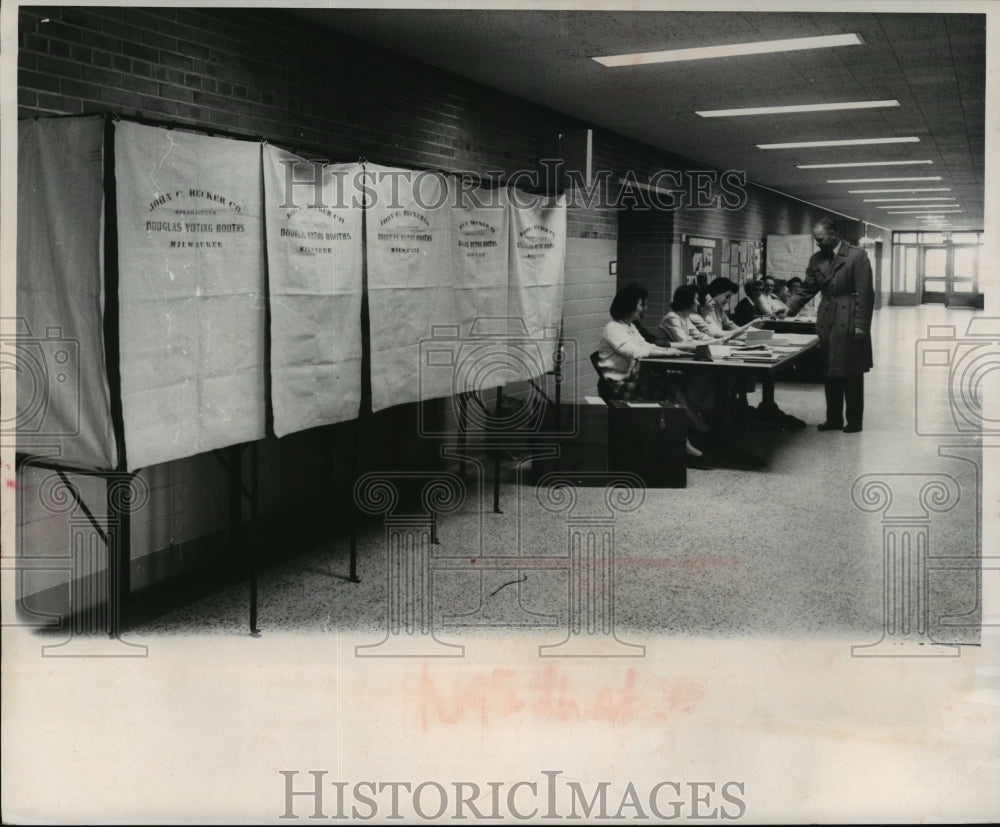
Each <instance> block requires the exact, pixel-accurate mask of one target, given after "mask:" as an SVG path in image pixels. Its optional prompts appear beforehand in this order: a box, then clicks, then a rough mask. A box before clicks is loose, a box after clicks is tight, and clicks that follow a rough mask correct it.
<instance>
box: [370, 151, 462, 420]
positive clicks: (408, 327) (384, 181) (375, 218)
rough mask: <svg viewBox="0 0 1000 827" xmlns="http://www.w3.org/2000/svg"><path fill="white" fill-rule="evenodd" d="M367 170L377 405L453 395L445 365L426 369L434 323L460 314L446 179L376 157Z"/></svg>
mask: <svg viewBox="0 0 1000 827" xmlns="http://www.w3.org/2000/svg"><path fill="white" fill-rule="evenodd" d="M365 175H366V178H367V189H368V190H369V191H370V192H372V193H373V197H372V201H371V204H370V206H369V207H368V209H367V211H366V215H365V220H366V222H367V227H366V241H367V261H368V306H369V310H370V317H371V374H372V376H371V380H372V410H373V411H380V410H382V409H384V408H389V407H392V406H394V405H401V404H403V403H406V402H416V401H418V400H421V399H433V398H435V397H441V396H450V395H451V394H452V393H454V390H453V389H452V386H451V382H450V375H449V374H448V372H447V371H437V370H435V371H432V372H426V371H421V350H422V348H423V349H424V350H426V348H427V344H428V342H430V340H431V336H432V334H433V332H434V328H435V327H436V326H440V325H449V324H451V325H454V324H456V323H457V316H458V313H457V310H456V301H455V295H454V292H453V291H452V289H451V249H450V248H451V243H450V239H451V221H450V211H449V206H448V199H449V193H448V179H447V178H445V176H443V175H440V174H437V173H427V172H413V171H410V170H401V169H392V168H389V167H382V166H377V165H373V164H367V165H366V166H365Z"/></svg>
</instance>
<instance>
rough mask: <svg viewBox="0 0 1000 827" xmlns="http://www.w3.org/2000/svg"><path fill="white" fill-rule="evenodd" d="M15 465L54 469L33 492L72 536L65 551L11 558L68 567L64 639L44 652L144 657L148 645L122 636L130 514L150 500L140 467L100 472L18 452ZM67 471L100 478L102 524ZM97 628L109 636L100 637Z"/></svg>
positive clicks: (22, 564) (21, 564) (23, 563)
mask: <svg viewBox="0 0 1000 827" xmlns="http://www.w3.org/2000/svg"><path fill="white" fill-rule="evenodd" d="M16 465H17V470H18V473H21V474H23V473H25V470H26V468H27V467H31V468H35V469H40V470H46V471H52V472H54V474H53V475H52V477H51V478H50V479H49V480H44V481H43V482H42V483H41V485H40V486H39V496H40V497H41V498H42V503H43V504H44V505H45V506H46V507H47V508H49V509H50V510H51V511H52V513H54V514H55V513H62V514H65V515H66V517H67V522H68V527H69V534H70V536H69V551H70V554H69V555H68V556H66V555H57V556H53V557H36V556H31V557H26V558H19V559H18V560H17V568H19V569H24V570H28V569H33V568H38V569H42V570H46V571H68V572H69V605H68V607H67V611H66V628H67V630H68V631H69V638H68V639H67V640H65V641H63V642H62V643H57V644H50V645H45V646H43V647H42V654H43V657H146V655H147V652H148V647H146V646H143V645H140V644H135V643H129V642H127V641H123V640H122V639H121V637H120V636H121V634H122V632H123V631H125V630H126V628H127V627H128V623H129V620H130V617H129V615H130V613H129V610H128V607H129V600H130V593H131V577H130V565H131V518H132V512H133V510H138V509H140V508H143V507H144V506H145V505H146V503H147V502H148V500H149V496H148V495H149V489H148V486H147V485H146V484H145V482H144V481H143V480H141V479H139V477H138V475H139V470H138V469H137V470H135V471H131V472H129V471H99V470H96V469H90V468H77V467H72V466H66V465H62V464H60V463H57V462H53V461H47V460H45V459H40V458H35V457H29V456H24V455H19V456H18V457H17V458H16ZM71 474H73V475H80V476H85V477H95V478H98V479H101V480H103V481H104V486H105V492H104V493H105V508H106V512H105V515H104V519H103V522H102V520H101V519H100V518H99V517H97V516H95V515H94V513H93V512H92V511H91V510H90V508H89V507H88V506H87V503H86V502H85V500H84V498H83V495H82V494H81V493H80V490H79V489H78V488H77V486H76V485H74V483H73V482H72V480H71V479H70V477H69V475H71ZM101 546H104V553H102V552H101V549H100V547H101ZM102 562H103V563H105V567H104V573H103V580H102V579H101V575H99V574H98V572H99V571H100V568H101V563H102ZM28 611H29V613H30V610H28ZM102 633H103V635H106V636H107V638H108V640H107V641H106V642H103V643H102V642H101V641H100V638H101V637H103V635H102Z"/></svg>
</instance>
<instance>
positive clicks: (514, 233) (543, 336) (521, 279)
mask: <svg viewBox="0 0 1000 827" xmlns="http://www.w3.org/2000/svg"><path fill="white" fill-rule="evenodd" d="M565 281H566V197H565V196H559V197H557V198H544V197H541V196H538V197H529V196H527V195H525V194H524V193H517V196H516V198H512V199H511V206H510V281H509V300H508V308H509V315H510V316H511V318H512V319H515V320H517V319H521V320H523V323H524V335H525V336H526V337H527V338H528V339H530V340H532V341H533V342H537V343H539V344H538V347H537V348H534V349H533V350H537V352H538V353H540V359H534V358H533V359H525V360H523V363H524V369H523V375H522V376H521V377H520V378H522V379H532V378H534V377H536V376H540V375H541V374H543V373H546V372H547V371H550V370H552V368H553V366H554V356H555V350H556V346H557V343H558V341H559V324H560V320H561V318H562V303H563V287H564V285H565Z"/></svg>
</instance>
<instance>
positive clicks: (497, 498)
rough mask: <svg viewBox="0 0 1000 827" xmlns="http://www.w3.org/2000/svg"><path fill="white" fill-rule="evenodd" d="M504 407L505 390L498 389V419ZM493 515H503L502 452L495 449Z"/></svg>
mask: <svg viewBox="0 0 1000 827" xmlns="http://www.w3.org/2000/svg"><path fill="white" fill-rule="evenodd" d="M502 406H503V388H502V387H498V388H497V406H496V417H497V419H500V410H501V407H502ZM493 513H494V514H503V511H501V510H500V451H499V450H497V449H494V452H493Z"/></svg>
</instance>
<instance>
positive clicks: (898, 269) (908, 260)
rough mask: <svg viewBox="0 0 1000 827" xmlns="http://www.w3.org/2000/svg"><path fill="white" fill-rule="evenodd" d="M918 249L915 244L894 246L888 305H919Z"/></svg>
mask: <svg viewBox="0 0 1000 827" xmlns="http://www.w3.org/2000/svg"><path fill="white" fill-rule="evenodd" d="M919 252H920V248H919V247H918V246H917V245H916V244H900V245H896V248H895V250H894V251H893V257H892V264H893V268H892V292H891V294H890V297H889V303H890V304H901V305H914V304H920V278H919V273H918V272H917V261H918V254H919Z"/></svg>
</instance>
